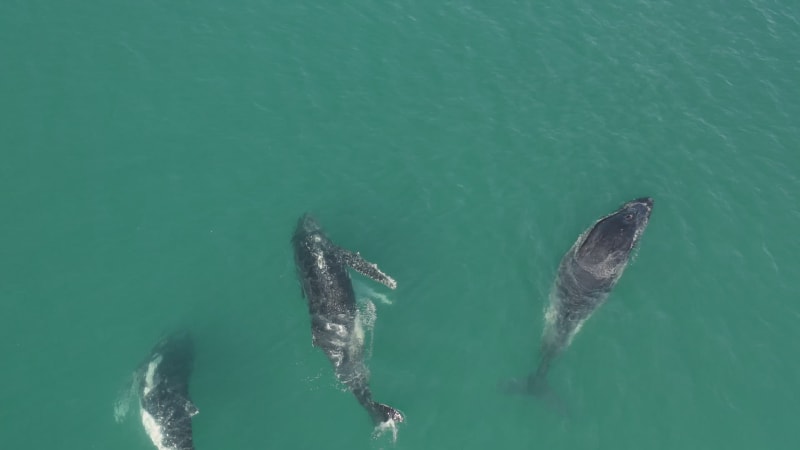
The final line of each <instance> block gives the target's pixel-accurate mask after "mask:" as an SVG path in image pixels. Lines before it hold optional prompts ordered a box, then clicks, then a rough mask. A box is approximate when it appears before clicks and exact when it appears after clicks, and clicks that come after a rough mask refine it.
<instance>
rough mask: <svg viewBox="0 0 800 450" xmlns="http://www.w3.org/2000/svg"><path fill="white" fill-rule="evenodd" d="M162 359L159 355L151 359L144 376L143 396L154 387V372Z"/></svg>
mask: <svg viewBox="0 0 800 450" xmlns="http://www.w3.org/2000/svg"><path fill="white" fill-rule="evenodd" d="M163 359H164V358H163V357H162V356H161V355H158V356H156V357H155V358H153V360H152V361H150V363H149V364H148V365H147V372H146V373H145V376H144V389H143V394H144V395H147V394H148V393H149V392H150V391H151V390H152V389H153V388H154V387H155V374H156V370H157V369H158V365H159V364H161V360H163Z"/></svg>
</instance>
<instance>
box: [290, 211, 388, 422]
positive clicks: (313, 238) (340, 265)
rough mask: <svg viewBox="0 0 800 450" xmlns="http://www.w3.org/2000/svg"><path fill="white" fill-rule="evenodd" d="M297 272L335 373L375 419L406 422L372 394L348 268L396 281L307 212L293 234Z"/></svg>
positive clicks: (317, 338)
mask: <svg viewBox="0 0 800 450" xmlns="http://www.w3.org/2000/svg"><path fill="white" fill-rule="evenodd" d="M292 246H293V248H294V257H295V265H296V268H297V276H298V279H299V281H300V284H301V287H302V290H301V291H302V295H303V296H304V297H305V298H306V300H307V302H308V313H309V315H310V316H311V343H312V345H313V346H314V347H318V348H320V349H322V350H323V351H324V352H325V355H327V357H328V359H329V360H330V362H331V364H332V365H333V369H334V372H335V374H336V378H337V379H338V380H339V381H340V382H342V383H343V384H344V385H345V386H347V388H348V389H349V390H350V391H351V392H352V393H353V394H354V395H355V397H356V399H357V400H358V402H359V403H360V404H361V406H362V407H364V409H366V410H367V412H368V413H369V415H370V417H371V418H372V420H373V423H374V424H375V425H381V424H387V423H391V422H402V421H403V415H402V414H401V413H400V412H399V411H398V410H396V409H394V408H392V407H391V406H388V405H385V404H382V403H378V402H376V401H374V400H373V399H372V392H371V391H370V388H369V370H368V369H367V367H366V365H365V364H364V354H363V350H364V343H363V334H362V331H361V329H360V324H359V322H358V318H357V309H356V298H355V292H354V291H353V285H352V282H351V280H350V275H349V274H348V271H347V268H348V267H350V268H352V269H354V270H355V271H356V272H358V273H361V274H362V275H365V276H367V277H369V278H371V279H373V280H375V281H377V282H378V283H381V284H383V285H386V286H388V287H389V288H391V289H395V288H396V287H397V283H396V282H395V280H394V279H392V278H391V277H390V276H388V275H386V274H385V273H383V272H381V271H380V269H378V266H377V265H376V264H373V263H371V262H369V261H367V260H365V259H364V258H363V257H361V255H360V254H358V253H353V252H351V251H349V250H346V249H344V248H341V247H339V246H337V245H336V244H334V243H333V242H331V241H330V239H328V237H327V236H326V234H325V232H324V231H323V229H322V228H321V227H320V225H319V224H318V223H317V221H316V220H315V219H314V218H313V217H312V216H311V215H309V214H304V215H303V216H302V217H301V218H300V219H299V220H298V222H297V227H296V228H295V231H294V235H293V236H292Z"/></svg>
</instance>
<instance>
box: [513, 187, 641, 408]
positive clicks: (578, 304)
mask: <svg viewBox="0 0 800 450" xmlns="http://www.w3.org/2000/svg"><path fill="white" fill-rule="evenodd" d="M652 209H653V199H651V198H649V197H645V198H639V199H636V200H632V201H630V202H627V203H625V204H624V205H622V206H621V207H620V208H619V209H618V210H616V211H614V212H613V213H611V214H609V215H607V216H605V217H602V218H601V219H599V220H598V221H597V222H595V223H594V225H592V226H591V227H590V228H589V229H587V230H586V231H584V232H583V233H582V234H581V235H580V236H579V237H578V239H577V240H576V241H575V243H574V244H573V245H572V247H571V248H570V249H569V251H568V252H567V253H566V254H565V255H564V257H563V258H562V259H561V263H560V265H559V268H558V274H557V276H556V279H555V283H554V285H553V289H552V290H551V293H550V304H549V305H548V307H547V309H546V311H545V327H544V332H543V333H542V342H541V348H540V352H539V358H540V359H539V365H538V368H537V369H536V371H535V372H533V373H531V374H530V375H529V376H528V378H527V379H526V380H524V381H522V380H520V382H517V383H514V385H513V386H511V387H512V388H513V390H515V391H519V390H522V391H524V392H527V393H530V394H536V395H547V394H549V392H548V390H547V389H546V388H547V386H546V378H547V372H548V370H549V369H550V366H551V364H552V362H553V360H554V359H555V358H556V357H557V356H558V355H559V354H561V353H562V352H563V351H564V350H565V349H566V348H567V347H569V345H570V343H571V342H572V339H573V338H574V337H575V335H576V334H577V333H578V332H579V331H580V329H581V327H582V326H583V324H584V322H585V321H586V320H587V319H588V318H589V317H590V316H591V315H592V313H593V312H594V311H596V310H597V308H599V307H600V306H601V305H602V304H603V303H604V302H605V300H606V298H607V297H608V295H609V293H610V292H611V290H612V289H613V288H614V286H615V285H616V283H617V281H619V279H620V277H621V276H622V273H623V271H624V270H625V268H626V267H627V265H628V262H629V261H630V257H631V254H632V252H633V251H634V249H635V248H636V245H637V244H638V242H639V239H640V238H641V236H642V233H643V232H644V230H645V228H646V227H647V224H648V222H649V220H650V213H651V211H652ZM550 399H551V400H554V398H553V397H552V396H551V397H550Z"/></svg>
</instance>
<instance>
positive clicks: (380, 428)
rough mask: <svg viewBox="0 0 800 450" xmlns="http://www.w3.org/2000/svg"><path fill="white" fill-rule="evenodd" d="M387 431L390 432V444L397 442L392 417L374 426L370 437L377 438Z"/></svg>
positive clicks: (396, 430)
mask: <svg viewBox="0 0 800 450" xmlns="http://www.w3.org/2000/svg"><path fill="white" fill-rule="evenodd" d="M387 432H391V433H392V434H391V436H392V445H394V444H396V443H397V432H398V429H397V423H396V422H395V421H394V420H393V419H389V420H387V421H385V422H381V423H379V424H378V425H376V426H375V429H374V430H372V439H379V438H380V437H381V436H383V435H384V434H386V433H387Z"/></svg>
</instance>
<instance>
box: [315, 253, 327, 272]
mask: <svg viewBox="0 0 800 450" xmlns="http://www.w3.org/2000/svg"><path fill="white" fill-rule="evenodd" d="M313 255H314V258H315V259H316V260H317V267H318V268H319V270H322V271H325V270H326V269H327V267H328V265H327V264H326V263H325V255H324V254H323V253H322V252H320V251H318V252H314V253H313Z"/></svg>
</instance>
